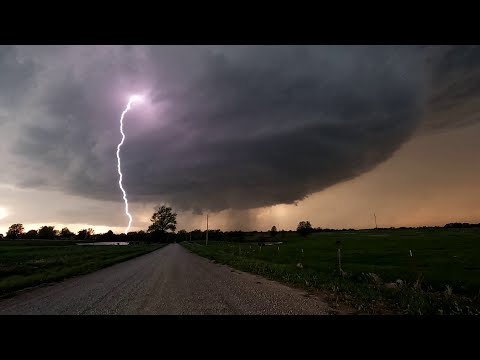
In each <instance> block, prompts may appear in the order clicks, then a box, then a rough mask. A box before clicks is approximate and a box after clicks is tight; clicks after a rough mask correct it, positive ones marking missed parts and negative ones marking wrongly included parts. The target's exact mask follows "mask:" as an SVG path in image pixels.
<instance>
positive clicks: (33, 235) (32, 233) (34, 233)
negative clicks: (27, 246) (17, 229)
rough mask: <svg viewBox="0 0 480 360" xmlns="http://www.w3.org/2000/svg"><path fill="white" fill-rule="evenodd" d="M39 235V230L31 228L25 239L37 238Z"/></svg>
mask: <svg viewBox="0 0 480 360" xmlns="http://www.w3.org/2000/svg"><path fill="white" fill-rule="evenodd" d="M37 236H38V232H37V230H30V231H29V232H27V233H26V234H25V239H36V238H37Z"/></svg>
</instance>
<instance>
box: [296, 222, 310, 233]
mask: <svg viewBox="0 0 480 360" xmlns="http://www.w3.org/2000/svg"><path fill="white" fill-rule="evenodd" d="M297 232H298V233H299V234H300V235H302V236H307V235H308V234H310V233H311V232H312V225H311V224H310V221H300V222H299V223H298V226H297Z"/></svg>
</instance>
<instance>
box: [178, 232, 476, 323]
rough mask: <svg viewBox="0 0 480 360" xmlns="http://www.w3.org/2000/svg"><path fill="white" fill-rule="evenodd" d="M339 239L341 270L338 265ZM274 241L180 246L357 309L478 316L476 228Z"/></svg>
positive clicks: (318, 235)
mask: <svg viewBox="0 0 480 360" xmlns="http://www.w3.org/2000/svg"><path fill="white" fill-rule="evenodd" d="M338 240H340V241H341V243H342V244H341V247H342V248H341V260H342V269H343V271H345V272H346V275H345V276H341V275H340V273H339V272H338V270H337V244H336V241H338ZM272 241H282V242H283V244H281V245H272V246H262V247H260V246H258V244H257V243H248V242H243V243H233V242H212V241H209V243H208V246H205V244H204V242H184V243H182V244H183V245H184V246H185V247H186V248H187V249H189V250H191V251H193V252H195V253H198V254H199V255H202V256H205V257H207V258H210V259H212V260H215V261H217V262H220V263H224V264H227V265H230V266H232V267H235V268H238V269H239V270H243V271H248V272H252V273H256V274H259V275H262V276H265V277H267V278H270V279H273V280H278V281H281V282H284V283H288V284H291V285H296V286H301V287H303V288H306V289H308V290H312V291H315V290H322V291H323V292H324V293H327V294H328V299H329V301H330V302H331V303H333V304H334V305H337V304H342V303H343V304H348V305H350V306H352V307H353V308H355V309H357V311H358V312H359V313H382V312H384V313H390V312H393V313H405V314H480V301H479V289H480V229H425V230H411V229H406V230H370V231H353V232H346V231H345V232H330V233H326V232H324V233H314V234H311V235H309V236H308V237H307V238H301V237H299V236H298V235H296V234H294V233H290V234H289V233H287V234H286V235H285V236H283V237H282V235H280V234H279V235H277V236H276V237H275V238H272ZM302 249H303V252H302ZM410 250H411V251H412V255H413V256H410ZM299 264H301V265H299ZM397 280H401V281H402V283H401V284H400V285H395V286H394V285H393V284H391V283H394V282H396V281H397Z"/></svg>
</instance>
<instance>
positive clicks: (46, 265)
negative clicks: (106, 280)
mask: <svg viewBox="0 0 480 360" xmlns="http://www.w3.org/2000/svg"><path fill="white" fill-rule="evenodd" d="M161 246H162V245H135V246H78V245H76V242H74V241H59V240H51V241H49V240H32V241H28V240H13V241H5V240H3V241H0V295H1V296H5V295H10V294H12V293H13V292H15V291H17V290H21V289H24V288H27V287H31V286H36V285H40V284H42V283H48V282H54V281H59V280H63V279H66V278H69V277H72V276H76V275H82V274H87V273H90V272H93V271H96V270H99V269H101V268H104V267H107V266H110V265H113V264H115V263H118V262H121V261H125V260H128V259H131V258H134V257H136V256H139V255H142V254H145V253H148V252H150V251H153V250H156V249H158V248H160V247H161Z"/></svg>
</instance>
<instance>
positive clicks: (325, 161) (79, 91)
mask: <svg viewBox="0 0 480 360" xmlns="http://www.w3.org/2000/svg"><path fill="white" fill-rule="evenodd" d="M440 50H441V51H439V49H438V48H433V49H431V48H420V47H405V46H404V47H402V46H389V47H384V46H382V47H381V46H337V47H331V46H326V47H317V46H283V47H282V46H264V47H263V46H251V47H248V46H241V47H240V46H238V47H195V46H193V47H174V46H172V47H136V48H135V47H133V48H132V47H106V48H102V47H66V48H58V47H55V48H52V50H51V52H49V51H46V50H45V49H42V50H39V51H38V52H37V51H36V50H35V49H34V50H32V49H24V53H25V54H27V55H29V56H30V58H29V59H32V60H31V62H33V64H34V65H37V67H38V68H39V69H42V70H39V71H37V72H36V73H35V74H34V75H35V77H34V78H33V79H31V81H32V83H35V84H36V88H32V89H31V90H30V92H28V93H26V94H25V97H26V98H28V99H29V104H33V105H31V106H35V107H34V109H31V110H30V111H28V112H26V113H25V116H24V118H23V120H22V122H21V123H20V124H18V126H17V127H16V136H15V137H14V139H15V142H14V143H13V144H12V151H13V153H14V154H15V159H16V160H17V163H18V169H21V170H18V169H17V170H16V172H12V173H7V174H2V175H1V176H2V178H3V180H4V181H5V180H6V181H9V182H11V183H16V184H17V185H20V186H25V187H39V188H41V187H50V188H54V189H63V190H64V191H66V192H68V193H72V194H77V195H81V196H85V197H91V198H96V199H106V200H118V199H120V197H121V193H120V191H119V189H118V185H117V181H118V178H117V173H116V158H115V151H116V145H117V143H118V141H119V140H120V134H119V130H118V121H119V115H120V113H121V111H122V110H123V108H124V106H125V101H126V97H127V95H128V94H129V93H135V92H144V91H145V89H146V91H147V92H148V99H150V101H149V103H147V104H144V105H138V106H137V107H135V108H134V110H133V111H132V112H130V113H128V115H127V117H128V119H127V120H126V122H125V132H126V134H127V140H126V142H125V145H124V147H123V148H122V161H123V163H122V168H123V172H124V186H125V188H126V189H127V191H128V193H129V198H130V199H131V200H132V201H168V202H170V203H171V204H172V205H174V206H176V207H177V208H179V209H193V210H195V211H202V210H206V209H208V210H213V211H216V210H222V209H228V208H234V209H246V208H255V207H260V206H268V205H274V204H277V203H292V202H295V201H297V200H301V199H303V198H305V197H306V196H308V195H309V194H312V193H314V192H317V191H320V190H322V189H324V188H326V187H328V186H331V185H333V184H335V183H338V182H341V181H344V180H347V179H350V178H353V177H355V176H358V175H360V174H362V173H364V172H366V171H368V170H370V169H372V168H374V167H375V166H376V165H378V164H379V163H381V162H382V161H384V160H386V159H387V158H389V157H390V156H391V155H392V154H393V153H394V152H395V150H397V149H398V148H399V147H400V145H401V144H402V143H404V142H405V141H406V140H407V139H408V138H409V137H410V136H411V134H412V133H413V132H414V131H415V130H416V129H417V128H418V126H419V124H421V123H422V121H423V120H422V119H423V114H424V113H425V112H428V111H437V112H438V111H441V106H443V104H444V102H445V101H446V100H445V101H441V99H442V98H445V99H448V91H450V90H449V89H451V86H450V85H449V84H450V81H454V80H452V79H454V78H455V77H456V76H457V75H456V74H462V76H461V77H460V78H461V79H462V80H461V81H463V82H464V86H463V87H462V84H461V83H457V84H456V85H455V86H457V88H454V90H455V89H463V90H467V89H470V90H468V91H466V92H464V93H462V92H461V91H456V92H455V94H456V97H453V99H456V100H452V101H455V103H453V104H451V106H461V105H460V104H461V103H462V102H463V101H470V99H471V98H472V93H475V92H476V91H477V87H476V85H475V84H474V83H473V82H472V81H471V80H470V78H469V74H471V73H475V74H476V73H477V71H478V69H477V67H476V65H475V61H474V59H475V57H476V56H478V48H471V49H470V50H468V51H467V50H462V49H457V50H455V48H451V49H450V48H445V49H444V48H441V49H440ZM4 51H5V50H4ZM8 51H12V50H8ZM455 51H457V52H455ZM52 53H54V55H52ZM0 54H1V53H0ZM428 57H430V60H428ZM0 58H1V56H0ZM467 58H468V59H467ZM32 66H33V65H30V66H29V67H28V68H26V69H23V70H22V71H20V72H19V75H18V77H19V79H27V78H29V77H32V75H31V69H33V67H32ZM0 71H1V70H0ZM445 74H447V75H448V76H446V77H444V75H445ZM22 81H23V80H22ZM449 86H450V87H449ZM32 87H33V84H32ZM0 91H1V90H0ZM0 94H2V93H1V92H0ZM439 99H440V100H439ZM10 111H11V110H10ZM450 121H451V120H450ZM458 121H462V119H459V120H458ZM432 126H433V125H432ZM436 126H437V127H438V126H445V124H443V125H439V124H437V125H436Z"/></svg>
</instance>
